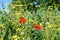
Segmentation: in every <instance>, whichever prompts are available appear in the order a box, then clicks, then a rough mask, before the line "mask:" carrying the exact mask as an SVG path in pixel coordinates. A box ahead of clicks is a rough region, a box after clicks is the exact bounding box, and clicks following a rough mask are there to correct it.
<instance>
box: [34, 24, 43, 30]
mask: <svg viewBox="0 0 60 40" xmlns="http://www.w3.org/2000/svg"><path fill="white" fill-rule="evenodd" d="M34 28H35V29H36V30H42V26H41V25H39V24H36V25H34Z"/></svg>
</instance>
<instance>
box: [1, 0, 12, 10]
mask: <svg viewBox="0 0 60 40" xmlns="http://www.w3.org/2000/svg"><path fill="white" fill-rule="evenodd" d="M8 3H12V0H0V10H1V9H2V4H3V5H4V7H5V9H8V6H7V4H8Z"/></svg>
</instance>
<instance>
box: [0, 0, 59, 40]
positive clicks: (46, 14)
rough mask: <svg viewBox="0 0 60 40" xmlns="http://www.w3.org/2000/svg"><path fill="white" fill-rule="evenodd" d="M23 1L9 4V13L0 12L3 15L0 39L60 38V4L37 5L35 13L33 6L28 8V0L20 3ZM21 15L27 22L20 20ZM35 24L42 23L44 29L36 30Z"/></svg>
mask: <svg viewBox="0 0 60 40" xmlns="http://www.w3.org/2000/svg"><path fill="white" fill-rule="evenodd" d="M21 1H22V0H21ZM21 1H20V0H18V1H16V3H18V4H8V6H9V8H10V13H9V14H6V13H5V14H4V15H3V14H2V12H1V13H0V15H3V16H0V21H1V22H0V40H60V38H59V37H60V11H59V10H58V5H59V4H58V5H56V4H54V7H53V6H52V5H51V6H46V5H44V6H42V5H37V6H36V7H37V12H36V13H35V11H34V10H33V7H32V8H31V9H30V11H29V10H28V9H27V4H25V1H26V0H25V1H24V2H22V3H23V4H22V3H19V2H21ZM13 2H15V0H13ZM28 2H30V0H28ZM30 3H31V2H30ZM32 3H33V2H32ZM31 5H33V4H31ZM53 8H54V9H53ZM21 17H25V18H26V23H20V22H19V20H20V18H21ZM35 24H40V25H42V27H43V29H42V30H36V29H35V28H34V25H35Z"/></svg>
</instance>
